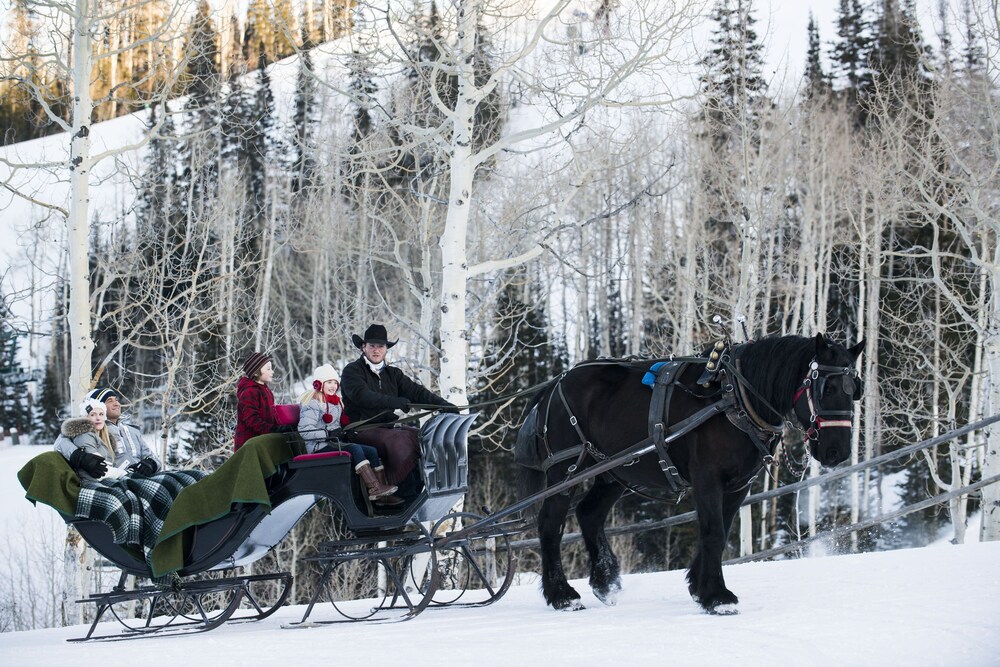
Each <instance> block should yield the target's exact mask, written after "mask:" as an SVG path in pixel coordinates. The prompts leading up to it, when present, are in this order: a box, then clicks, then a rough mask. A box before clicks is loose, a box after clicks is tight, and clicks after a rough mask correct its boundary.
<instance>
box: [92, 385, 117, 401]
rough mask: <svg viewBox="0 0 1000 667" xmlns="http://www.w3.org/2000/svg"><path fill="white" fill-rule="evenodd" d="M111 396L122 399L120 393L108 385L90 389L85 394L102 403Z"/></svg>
mask: <svg viewBox="0 0 1000 667" xmlns="http://www.w3.org/2000/svg"><path fill="white" fill-rule="evenodd" d="M112 397H114V398H117V399H118V400H119V401H120V400H122V395H121V394H119V393H118V392H117V391H115V390H114V389H111V388H110V387H98V388H97V389H93V390H91V392H90V393H89V394H87V398H92V399H94V400H95V401H100V402H101V403H104V402H105V401H107V400H108V399H109V398H112Z"/></svg>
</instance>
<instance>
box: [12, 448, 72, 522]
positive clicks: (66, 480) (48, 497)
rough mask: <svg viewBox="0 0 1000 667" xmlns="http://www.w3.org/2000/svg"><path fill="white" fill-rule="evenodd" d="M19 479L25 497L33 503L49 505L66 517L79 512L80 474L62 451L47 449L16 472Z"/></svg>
mask: <svg viewBox="0 0 1000 667" xmlns="http://www.w3.org/2000/svg"><path fill="white" fill-rule="evenodd" d="M17 481H19V482H21V486H23V487H24V492H25V493H24V496H25V498H27V499H28V500H30V501H31V503H32V504H33V505H34V504H35V503H44V504H46V505H49V506H50V507H52V508H54V509H55V510H56V511H57V512H59V513H60V514H62V515H63V517H65V518H72V517H74V516H75V515H76V501H77V499H78V498H79V497H80V477H79V476H78V475H77V474H76V471H75V470H73V468H72V467H70V465H69V461H67V460H66V459H65V457H63V455H62V454H60V453H59V452H55V451H48V452H45V453H44V454H39V455H38V456H36V457H35V458H33V459H31V460H30V461H28V462H27V463H25V464H24V467H23V468H21V469H20V470H18V471H17Z"/></svg>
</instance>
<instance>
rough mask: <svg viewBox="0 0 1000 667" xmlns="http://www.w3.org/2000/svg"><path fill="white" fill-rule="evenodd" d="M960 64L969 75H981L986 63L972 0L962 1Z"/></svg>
mask: <svg viewBox="0 0 1000 667" xmlns="http://www.w3.org/2000/svg"><path fill="white" fill-rule="evenodd" d="M962 27H963V29H962V38H963V42H964V43H963V47H962V66H963V69H964V70H965V71H966V72H968V73H969V74H970V75H977V76H978V75H982V73H983V71H984V65H985V63H986V51H985V49H984V48H983V44H982V35H981V34H980V32H979V27H978V26H977V24H976V17H975V15H974V13H973V11H972V0H964V2H963V3H962Z"/></svg>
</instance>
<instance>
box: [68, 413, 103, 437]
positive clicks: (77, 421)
mask: <svg viewBox="0 0 1000 667" xmlns="http://www.w3.org/2000/svg"><path fill="white" fill-rule="evenodd" d="M61 432H62V434H63V435H65V436H66V437H67V438H69V439H70V440H72V439H73V438H75V437H76V436H78V435H83V434H84V433H94V425H93V424H91V423H90V420H89V419H87V418H86V417H73V418H71V419H67V420H66V421H64V422H63V423H62V429H61ZM95 435H96V433H95Z"/></svg>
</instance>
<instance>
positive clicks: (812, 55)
mask: <svg viewBox="0 0 1000 667" xmlns="http://www.w3.org/2000/svg"><path fill="white" fill-rule="evenodd" d="M806 30H807V33H808V38H809V46H808V49H807V51H806V71H805V74H804V75H803V77H804V78H805V97H806V99H807V100H822V99H824V98H826V96H827V95H829V94H830V92H831V89H832V85H831V83H830V77H829V76H828V75H827V74H826V73H825V72H824V71H823V62H822V54H821V52H820V40H819V28H817V27H816V19H815V18H814V17H813V15H812V12H810V13H809V26H808V27H807V29H806Z"/></svg>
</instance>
